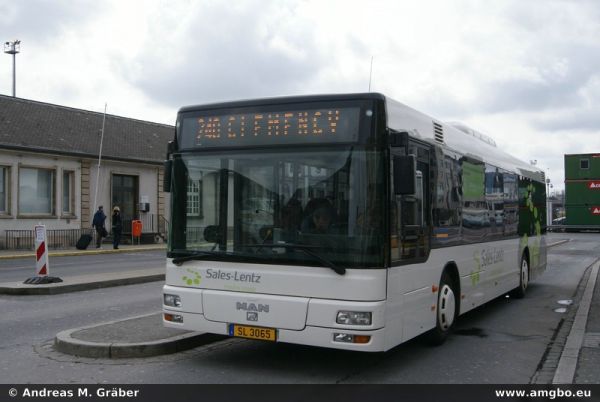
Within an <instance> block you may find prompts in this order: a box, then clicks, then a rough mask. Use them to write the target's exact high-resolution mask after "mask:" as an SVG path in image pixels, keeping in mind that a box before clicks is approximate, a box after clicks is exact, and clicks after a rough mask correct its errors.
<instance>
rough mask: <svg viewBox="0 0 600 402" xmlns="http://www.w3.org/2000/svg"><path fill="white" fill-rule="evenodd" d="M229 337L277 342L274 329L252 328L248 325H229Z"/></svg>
mask: <svg viewBox="0 0 600 402" xmlns="http://www.w3.org/2000/svg"><path fill="white" fill-rule="evenodd" d="M229 335H230V336H236V337H238V338H248V339H260V340H263V341H271V342H275V341H276V340H277V331H276V330H275V329H274V328H263V327H250V326H247V325H236V324H229Z"/></svg>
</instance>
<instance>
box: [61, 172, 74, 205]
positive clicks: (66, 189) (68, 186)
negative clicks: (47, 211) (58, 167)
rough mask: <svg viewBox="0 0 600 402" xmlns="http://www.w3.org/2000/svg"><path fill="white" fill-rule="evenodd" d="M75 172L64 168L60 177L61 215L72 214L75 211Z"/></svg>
mask: <svg viewBox="0 0 600 402" xmlns="http://www.w3.org/2000/svg"><path fill="white" fill-rule="evenodd" d="M74 184H75V173H74V172H72V171H68V170H64V171H63V177H62V213H63V215H73V214H74V213H75V197H74V187H75V186H74Z"/></svg>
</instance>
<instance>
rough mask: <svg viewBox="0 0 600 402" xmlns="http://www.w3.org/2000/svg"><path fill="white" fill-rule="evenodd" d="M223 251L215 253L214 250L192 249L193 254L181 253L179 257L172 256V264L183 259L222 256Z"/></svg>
mask: <svg viewBox="0 0 600 402" xmlns="http://www.w3.org/2000/svg"><path fill="white" fill-rule="evenodd" d="M222 256H223V253H217V252H214V251H194V252H193V254H188V255H183V256H181V257H175V258H173V264H175V265H179V264H181V263H182V262H185V261H191V260H202V259H204V258H206V257H222Z"/></svg>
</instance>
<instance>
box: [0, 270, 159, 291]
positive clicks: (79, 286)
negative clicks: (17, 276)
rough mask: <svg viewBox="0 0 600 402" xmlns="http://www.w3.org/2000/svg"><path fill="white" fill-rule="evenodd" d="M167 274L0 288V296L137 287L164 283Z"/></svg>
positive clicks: (18, 283)
mask: <svg viewBox="0 0 600 402" xmlns="http://www.w3.org/2000/svg"><path fill="white" fill-rule="evenodd" d="M164 280H165V274H155V275H146V276H137V277H130V278H117V279H106V280H99V281H95V282H86V283H73V284H60V283H58V284H50V285H21V282H17V283H16V285H17V286H0V295H10V296H48V295H58V294H62V293H71V292H80V291H83V290H93V289H102V288H110V287H114V286H125V285H137V284H140V283H147V282H157V281H164Z"/></svg>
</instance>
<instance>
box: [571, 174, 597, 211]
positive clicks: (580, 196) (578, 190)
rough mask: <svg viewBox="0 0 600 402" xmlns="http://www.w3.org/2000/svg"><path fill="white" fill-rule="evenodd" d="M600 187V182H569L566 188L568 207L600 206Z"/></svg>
mask: <svg viewBox="0 0 600 402" xmlns="http://www.w3.org/2000/svg"><path fill="white" fill-rule="evenodd" d="M599 185H600V179H598V180H581V181H580V180H578V181H567V182H566V186H565V204H566V205H581V206H585V205H588V206H589V205H600V188H596V187H598V186H599Z"/></svg>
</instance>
